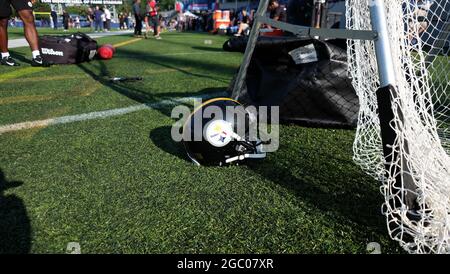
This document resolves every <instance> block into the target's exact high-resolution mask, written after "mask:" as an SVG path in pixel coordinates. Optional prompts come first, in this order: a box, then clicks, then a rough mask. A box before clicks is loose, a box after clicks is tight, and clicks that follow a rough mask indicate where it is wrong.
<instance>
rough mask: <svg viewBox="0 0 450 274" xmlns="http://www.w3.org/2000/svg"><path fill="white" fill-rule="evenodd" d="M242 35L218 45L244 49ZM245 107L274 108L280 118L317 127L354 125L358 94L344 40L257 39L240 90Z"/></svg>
mask: <svg viewBox="0 0 450 274" xmlns="http://www.w3.org/2000/svg"><path fill="white" fill-rule="evenodd" d="M246 43H247V39H246V38H232V39H230V40H229V41H227V42H226V43H225V44H224V46H223V48H224V50H226V51H236V52H244V51H245V46H246ZM233 86H234V81H233V82H232V83H231V84H230V88H229V93H230V96H232V97H233V98H234V99H236V100H238V101H239V102H241V103H243V104H244V105H255V106H279V107H280V120H281V121H285V122H296V123H301V124H305V125H310V126H321V127H355V126H356V123H357V118H358V108H359V105H358V97H357V95H356V92H355V90H354V89H353V87H352V85H351V81H350V79H349V78H348V73H347V56H346V49H345V41H343V40H340V41H339V40H333V41H321V40H316V39H302V38H296V37H259V38H258V42H257V45H256V47H255V51H254V53H253V55H252V59H251V62H250V65H249V68H248V71H247V75H246V81H245V84H244V85H243V89H242V90H240V91H237V92H235V93H234V94H233V92H232V91H233Z"/></svg>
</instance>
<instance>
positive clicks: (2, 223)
mask: <svg viewBox="0 0 450 274" xmlns="http://www.w3.org/2000/svg"><path fill="white" fill-rule="evenodd" d="M22 184H23V182H18V181H7V180H6V178H5V174H4V173H3V171H2V170H0V254H23V253H29V252H30V248H31V226H30V220H29V218H28V214H27V210H26V208H25V205H24V203H23V201H22V199H20V198H19V197H17V196H16V195H12V194H11V195H5V193H4V192H5V190H7V189H9V188H14V187H18V186H21V185H22Z"/></svg>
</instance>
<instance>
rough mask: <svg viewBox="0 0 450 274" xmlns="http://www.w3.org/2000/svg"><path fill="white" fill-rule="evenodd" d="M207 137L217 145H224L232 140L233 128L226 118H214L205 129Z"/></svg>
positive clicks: (211, 142) (212, 143)
mask: <svg viewBox="0 0 450 274" xmlns="http://www.w3.org/2000/svg"><path fill="white" fill-rule="evenodd" d="M205 135H206V136H205V137H206V138H205V139H206V140H207V141H208V142H209V143H210V144H211V145H213V146H215V147H224V146H226V145H228V144H229V143H230V142H231V139H232V135H233V129H232V127H231V124H230V123H229V122H227V121H224V120H214V121H212V122H210V123H209V125H207V127H206V131H205Z"/></svg>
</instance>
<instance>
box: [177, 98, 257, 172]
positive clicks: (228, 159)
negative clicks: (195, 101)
mask: <svg viewBox="0 0 450 274" xmlns="http://www.w3.org/2000/svg"><path fill="white" fill-rule="evenodd" d="M217 112H219V113H217ZM211 113H214V115H211ZM218 114H220V115H218ZM248 114H249V113H248V112H247V111H246V110H245V108H244V107H243V106H242V105H241V104H240V103H239V102H237V101H235V100H233V99H230V98H215V99H211V100H208V101H206V102H204V103H203V104H202V105H201V106H199V107H197V108H196V109H195V110H194V112H193V113H191V115H190V116H189V118H188V119H187V120H186V122H185V124H184V126H183V139H182V142H183V145H184V148H185V149H186V153H187V155H188V157H189V159H191V160H192V161H193V162H194V163H195V164H197V165H207V166H214V165H216V166H223V165H228V164H232V163H237V162H240V161H243V160H246V159H256V158H260V159H261V158H264V157H265V156H266V154H265V153H264V152H263V150H262V144H261V142H260V141H258V140H252V138H249V136H250V134H249V132H250V130H249V128H250V124H251V121H250V119H249V117H250V115H248Z"/></svg>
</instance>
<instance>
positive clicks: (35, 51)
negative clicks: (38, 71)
mask: <svg viewBox="0 0 450 274" xmlns="http://www.w3.org/2000/svg"><path fill="white" fill-rule="evenodd" d="M31 54H32V55H33V59H34V58H36V57H37V56H39V55H41V53H40V52H39V51H38V50H33V51H32V52H31Z"/></svg>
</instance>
